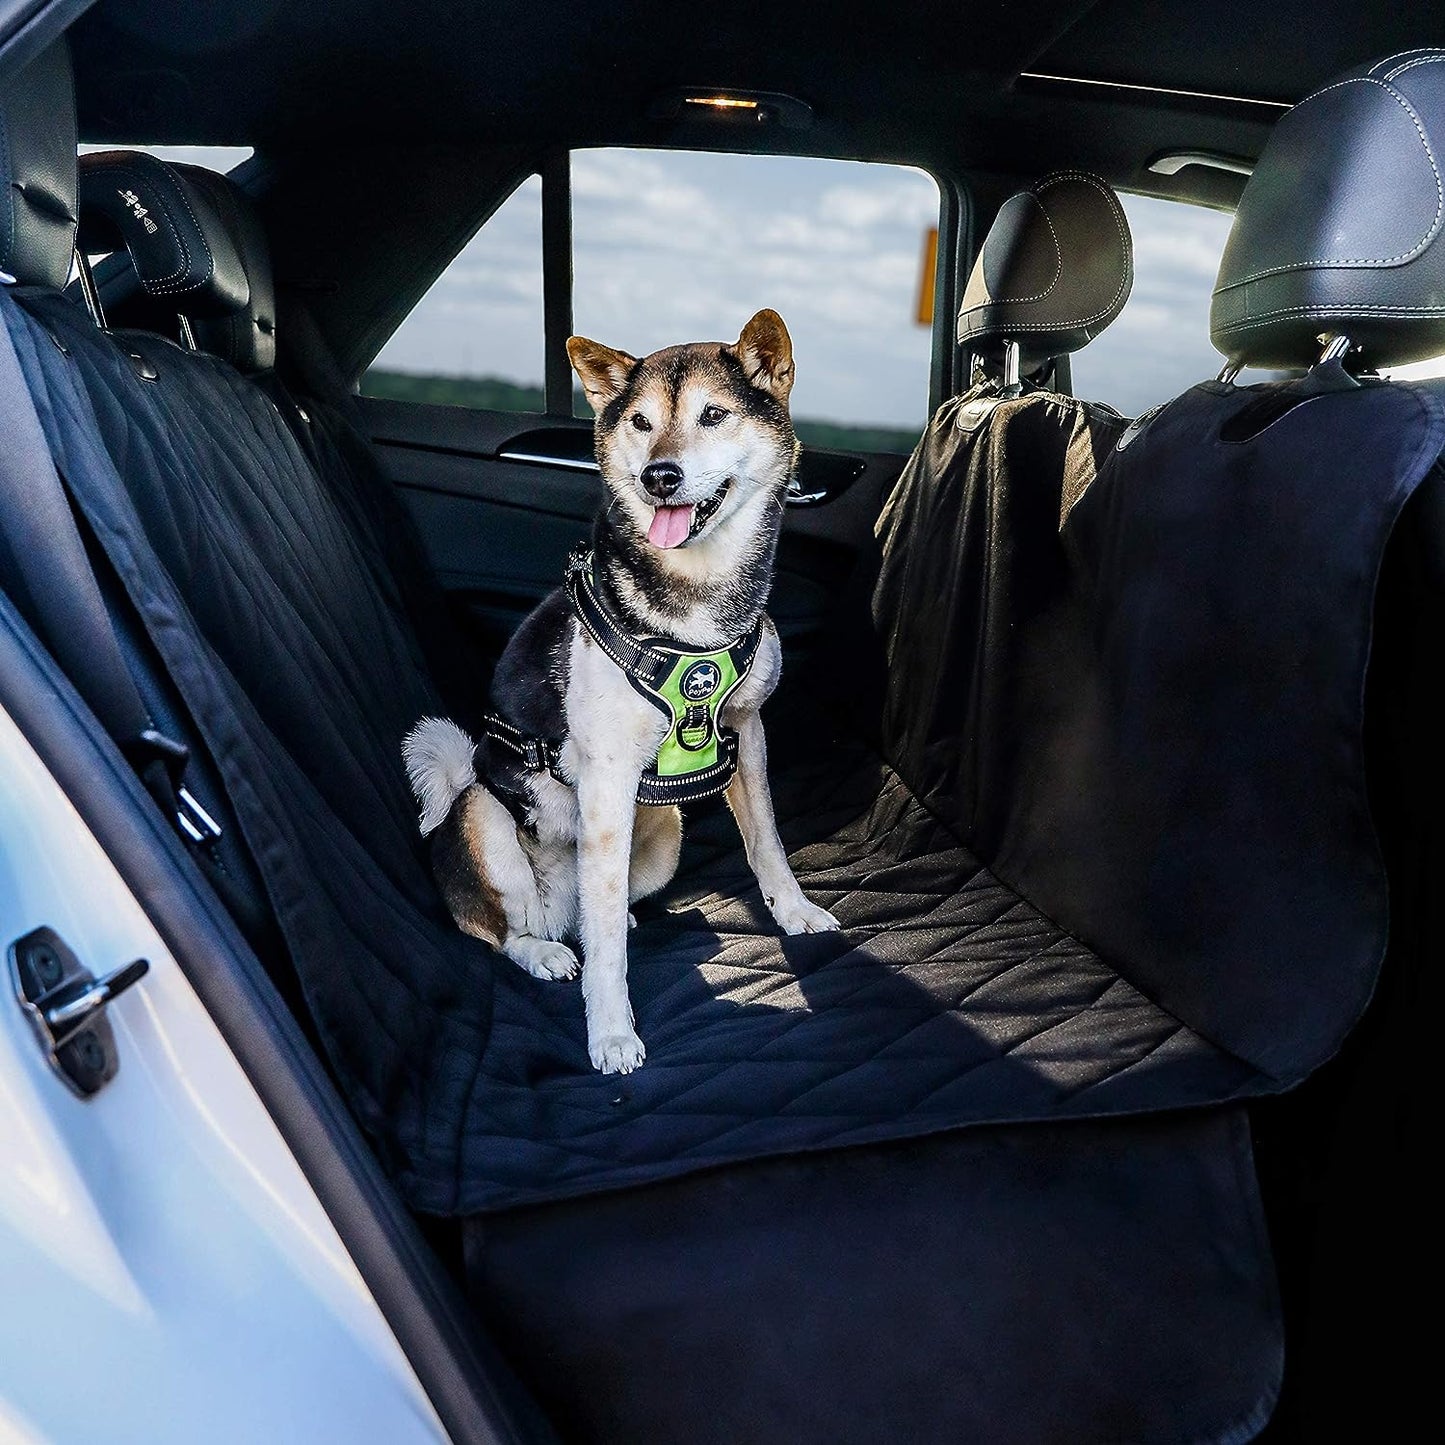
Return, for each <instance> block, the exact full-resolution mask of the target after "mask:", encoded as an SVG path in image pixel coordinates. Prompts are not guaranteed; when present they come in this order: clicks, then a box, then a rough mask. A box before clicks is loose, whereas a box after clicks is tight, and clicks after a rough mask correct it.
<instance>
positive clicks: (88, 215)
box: [80, 151, 251, 317]
mask: <svg viewBox="0 0 1445 1445" xmlns="http://www.w3.org/2000/svg"><path fill="white" fill-rule="evenodd" d="M80 246H81V249H82V250H83V251H85V252H87V253H93V252H96V251H119V250H121V249H125V250H127V251H129V252H130V258H131V263H132V264H133V265H134V267H135V272H136V275H137V276H138V277H139V278H140V283H141V286H142V287H143V289H144V290H145V293H146V295H148V296H151V297H154V298H155V299H156V300H158V301H163V302H164V303H165V304H166V305H167V306H169V307H171V308H172V309H173V310H175V311H177V312H179V313H181V314H182V315H184V316H187V317H192V316H221V315H224V314H225V313H227V312H229V311H236V310H239V309H240V308H241V307H243V306H244V305H245V304H246V302H247V301H248V300H249V298H250V294H251V288H250V285H249V283H248V282H247V280H246V270H245V267H244V266H243V265H242V264H241V256H240V253H239V252H238V251H237V249H236V245H235V242H234V241H232V239H231V233H230V231H229V229H228V228H227V227H226V224H225V222H224V221H223V220H222V219H221V217H220V214H219V213H218V212H217V211H216V210H215V208H214V206H212V204H211V202H210V199H209V197H207V196H205V195H203V194H201V193H200V192H198V191H197V190H196V188H195V187H193V186H191V185H190V184H189V183H188V182H187V181H186V180H185V179H184V178H183V177H182V176H181V175H180V174H179V173H178V172H177V170H176V168H175V167H174V166H171V165H168V164H167V163H166V162H165V161H162V160H158V159H157V158H156V157H155V156H152V155H147V154H145V152H143V151H100V152H98V153H97V154H94V155H88V156H82V157H81V158H80Z"/></svg>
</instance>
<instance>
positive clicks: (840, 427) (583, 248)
mask: <svg viewBox="0 0 1445 1445" xmlns="http://www.w3.org/2000/svg"><path fill="white" fill-rule="evenodd" d="M549 183H550V182H549ZM571 204H572V244H573V258H572V259H573V268H572V269H573V283H572V317H573V330H574V331H576V332H577V333H579V334H581V335H584V336H590V337H592V338H593V339H594V340H596V341H600V342H603V343H604V344H606V345H608V346H613V347H616V348H618V349H619V350H623V351H628V352H631V353H632V354H633V355H636V356H641V355H645V354H646V353H647V352H649V351H654V350H656V349H657V348H659V347H662V346H669V345H674V344H676V343H679V342H686V341H732V340H734V339H736V337H737V335H738V333H739V332H740V331H741V330H742V328H743V325H744V323H746V321H747V320H748V318H749V317H750V316H752V315H753V313H754V312H756V311H758V310H760V309H761V308H763V307H765V306H767V307H771V308H772V309H773V310H775V311H777V312H779V313H780V314H781V315H782V317H783V319H784V321H785V322H786V323H787V325H788V329H789V331H790V333H791V335H792V338H793V346H794V354H795V358H796V367H797V378H798V379H797V385H796V388H795V389H794V392H793V396H792V410H793V416H794V419H795V422H796V424H797V429H798V434H799V436H800V437H802V439H803V440H804V441H805V442H809V443H811V444H813V445H815V446H835V447H839V448H844V449H853V450H861V451H899V452H908V451H911V450H912V448H913V445H914V443H915V442H916V441H917V439H918V436H919V433H920V432H921V431H922V428H923V424H924V421H925V419H926V417H927V414H928V385H929V369H930V362H931V358H932V328H931V326H930V324H929V322H928V321H927V320H922V319H920V317H921V316H922V315H923V314H924V313H925V312H926V311H927V310H928V306H926V305H923V304H922V303H921V298H920V287H921V283H922V280H923V275H924V272H925V270H926V271H927V272H928V275H929V281H930V283H931V279H932V257H933V252H932V250H931V249H930V248H931V245H932V241H933V235H934V228H935V227H936V226H937V223H938V210H939V195H938V187H937V185H936V184H935V182H934V181H933V179H932V177H931V176H929V175H927V174H926V173H925V172H923V171H919V170H914V169H912V168H910V167H906V166H894V165H873V164H864V163H861V162H852V161H831V160H815V159H809V158H800V157H794V156H757V155H715V154H711V153H700V152H683V151H647V150H622V149H607V150H586V151H576V152H573V154H572V157H571ZM929 294H930V296H931V288H930V292H929ZM543 323H544V297H543V278H542V203H541V182H540V181H539V180H538V179H537V178H535V177H534V178H533V179H531V180H529V181H527V182H525V183H524V184H523V185H522V186H521V187H519V188H518V189H517V190H516V191H515V192H513V194H512V195H511V196H510V197H509V198H508V200H507V201H506V202H505V203H504V204H503V205H502V206H501V207H500V208H499V209H498V210H497V211H496V212H495V213H494V214H493V216H492V217H491V219H490V220H488V221H487V222H486V224H485V225H483V226H482V228H481V229H480V230H479V231H478V232H477V235H476V237H475V238H474V239H473V240H472V242H471V243H470V244H469V245H468V246H467V247H466V248H465V249H464V250H463V251H462V252H461V253H460V254H459V255H458V256H457V257H456V259H455V260H454V261H453V262H452V263H451V265H450V266H449V267H448V268H447V269H446V271H445V272H443V274H442V275H441V276H440V277H438V278H437V280H436V282H435V283H434V284H433V286H432V288H431V290H430V291H428V292H427V294H426V296H425V297H424V298H423V299H422V301H421V302H420V303H419V304H418V305H417V306H416V308H415V309H414V310H413V311H412V313H411V314H410V315H409V316H408V317H407V318H406V320H405V321H404V322H403V323H402V325H401V326H400V327H399V328H398V330H397V331H396V333H395V334H394V335H393V336H392V337H391V339H390V340H389V341H388V342H387V344H386V345H385V347H383V348H382V350H381V352H380V354H379V355H378V356H377V358H376V360H375V361H374V362H373V364H372V367H371V369H370V371H368V373H367V374H366V376H365V378H364V379H363V381H362V390H363V391H364V392H365V393H367V394H368V395H371V396H386V397H392V398H394V399H396V400H402V401H417V402H439V403H444V404H450V405H459V406H474V407H480V408H485V409H488V410H494V411H537V412H540V411H543V410H545V405H544V394H543V382H544V375H545V353H544V324H543ZM564 401H565V399H564ZM572 410H573V413H574V414H575V415H578V416H587V415H590V409H589V408H588V406H587V404H586V402H585V401H584V400H583V399H582V396H581V392H580V390H578V391H576V392H575V393H574V397H573V406H572Z"/></svg>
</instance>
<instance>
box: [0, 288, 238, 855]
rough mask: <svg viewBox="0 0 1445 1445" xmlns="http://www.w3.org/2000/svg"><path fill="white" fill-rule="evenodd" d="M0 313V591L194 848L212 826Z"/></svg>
mask: <svg viewBox="0 0 1445 1445" xmlns="http://www.w3.org/2000/svg"><path fill="white" fill-rule="evenodd" d="M9 316H10V307H9V306H0V436H3V437H4V438H5V444H4V445H3V446H0V583H3V585H4V587H5V590H6V591H7V592H8V593H9V594H10V596H11V598H12V599H13V600H14V602H15V604H16V606H17V607H18V608H19V609H20V611H21V613H22V614H23V615H24V616H25V617H26V619H27V620H28V621H29V622H30V624H31V626H32V627H34V628H35V630H36V631H37V632H38V633H39V634H40V637H41V640H42V641H43V642H44V643H45V645H46V647H47V648H48V650H49V651H50V654H51V656H52V657H54V658H55V660H56V662H57V663H59V665H60V668H61V670H62V671H63V672H64V673H65V674H66V676H67V677H69V678H70V680H71V682H72V683H73V684H74V686H75V687H76V689H77V691H79V692H80V694H81V696H82V697H83V698H84V699H85V701H86V703H87V704H88V705H89V706H90V709H91V711H92V712H93V713H94V714H95V715H96V717H97V719H98V720H99V721H100V724H101V726H102V727H103V728H104V729H105V730H106V732H108V733H109V734H110V736H111V737H112V738H113V739H114V740H115V742H116V744H117V746H118V747H119V748H120V750H121V752H122V753H123V754H124V756H125V758H126V761H127V762H129V763H130V765H131V766H132V767H133V768H134V769H135V770H136V773H137V775H138V776H139V777H140V779H141V781H142V782H143V783H144V784H145V787H146V791H147V792H149V793H150V794H151V796H152V797H153V798H155V800H156V802H157V803H158V804H159V805H160V807H161V808H162V809H164V810H165V812H166V814H167V816H168V817H172V818H174V819H175V821H176V825H177V826H178V827H179V828H180V830H181V832H182V833H183V834H184V835H185V836H186V837H187V838H189V839H190V840H191V841H192V842H193V843H196V844H198V845H205V844H208V843H210V842H213V841H214V840H215V839H216V838H218V837H219V836H220V831H221V830H220V826H219V825H218V824H217V823H216V821H215V820H214V819H213V818H212V817H211V816H210V814H209V813H207V812H206V810H205V809H204V808H203V807H202V806H201V805H200V804H199V803H198V802H196V800H195V799H194V798H193V797H192V796H191V795H190V793H189V792H187V790H186V788H185V787H184V785H183V784H182V782H181V776H182V774H183V772H184V770H185V765H186V761H187V759H188V757H189V751H188V749H187V748H186V746H185V744H184V743H180V742H177V741H176V740H175V739H173V738H169V737H167V736H166V735H165V734H164V733H162V732H160V731H159V730H158V729H157V728H156V726H155V723H154V721H153V720H152V718H151V716H150V712H149V710H148V709H147V707H146V705H145V702H144V700H143V699H142V697H141V695H140V691H139V689H138V688H137V687H136V684H135V679H134V678H133V677H132V676H131V672H130V668H129V667H128V666H127V664H126V661H125V657H124V654H123V653H122V652H121V648H120V643H119V641H118V640H117V638H116V635H115V628H114V627H113V626H112V625H111V620H110V613H109V612H108V611H107V610H106V606H105V600H104V598H103V597H102V595H101V591H100V584H99V583H98V582H97V581H96V577H95V572H94V569H93V568H92V566H91V562H90V557H89V555H88V554H87V552H86V549H85V542H84V540H83V539H82V537H81V534H80V528H79V526H78V525H77V523H76V520H75V513H74V511H73V510H72V507H71V503H70V498H69V497H68V495H67V494H66V489H65V485H64V483H63V482H62V481H61V478H60V473H59V471H58V470H57V469H56V465H55V461H54V459H53V458H52V456H51V454H50V447H49V444H48V443H47V442H46V440H45V433H44V430H43V429H42V427H41V425H40V417H39V415H38V413H37V412H36V410H35V401H34V398H33V397H32V396H31V394H30V386H29V384H28V382H27V381H26V379H25V374H24V371H23V370H22V369H21V366H20V358H19V355H18V354H17V352H16V349H15V340H14V338H13V336H12V335H11V330H10V321H9Z"/></svg>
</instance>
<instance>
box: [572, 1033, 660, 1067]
mask: <svg viewBox="0 0 1445 1445" xmlns="http://www.w3.org/2000/svg"><path fill="white" fill-rule="evenodd" d="M587 1052H588V1054H589V1055H591V1058H592V1067H593V1068H594V1069H599V1070H601V1072H602V1073H604V1074H630V1073H631V1072H632V1071H633V1069H635V1068H637V1067H639V1066H640V1065H641V1063H642V1061H643V1059H645V1058H646V1057H647V1050H646V1049H645V1048H643V1047H642V1040H641V1039H640V1038H638V1037H637V1032H636V1030H635V1029H628V1030H627V1032H626V1033H612V1034H600V1035H598V1036H597V1037H596V1038H589V1039H588V1040H587Z"/></svg>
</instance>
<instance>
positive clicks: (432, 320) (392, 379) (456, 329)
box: [361, 176, 546, 411]
mask: <svg viewBox="0 0 1445 1445" xmlns="http://www.w3.org/2000/svg"><path fill="white" fill-rule="evenodd" d="M542 318H543V312H542V182H541V178H540V177H538V176H529V177H528V178H527V179H526V180H524V181H523V182H522V184H521V185H519V186H518V187H517V189H516V190H514V191H513V192H512V194H511V195H510V196H508V197H507V199H506V200H505V201H503V202H502V204H501V205H500V206H499V207H498V208H497V209H496V210H495V211H493V212H492V214H491V216H490V217H489V218H488V220H487V222H486V223H485V224H484V225H483V226H482V228H481V229H480V230H479V231H478V232H477V234H476V235H475V236H473V237H472V239H471V241H469V242H468V243H467V245H465V246H464V247H463V248H462V250H461V251H460V252H459V253H458V254H457V256H456V257H455V259H454V260H453V261H452V263H451V265H449V266H448V267H447V268H446V270H445V271H443V272H442V274H441V275H440V276H438V277H437V279H436V281H435V282H433V284H432V286H431V289H430V290H429V291H428V292H427V293H426V295H425V296H423V297H422V299H421V300H420V301H419V302H418V303H417V305H416V306H415V308H414V309H413V310H412V311H411V313H410V314H409V315H408V316H407V317H406V319H405V320H404V321H403V322H402V323H401V325H400V326H399V327H398V328H397V330H396V331H395V332H394V333H393V334H392V336H391V339H390V340H389V341H388V342H387V343H386V345H385V346H383V347H382V349H381V351H380V353H379V354H378V355H377V357H376V360H375V361H373V362H372V364H371V368H370V369H369V370H368V371H367V373H366V375H365V376H364V377H363V378H362V382H361V389H362V391H363V392H364V393H365V394H366V395H368V396H387V397H392V398H394V399H395V400H397V401H418V402H433V403H441V404H444V405H449V406H475V407H483V408H485V409H487V410H490V411H544V410H545V409H546V408H545V406H544V402H543V392H542V380H543V376H544V365H543V355H544V353H543V323H542Z"/></svg>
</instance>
